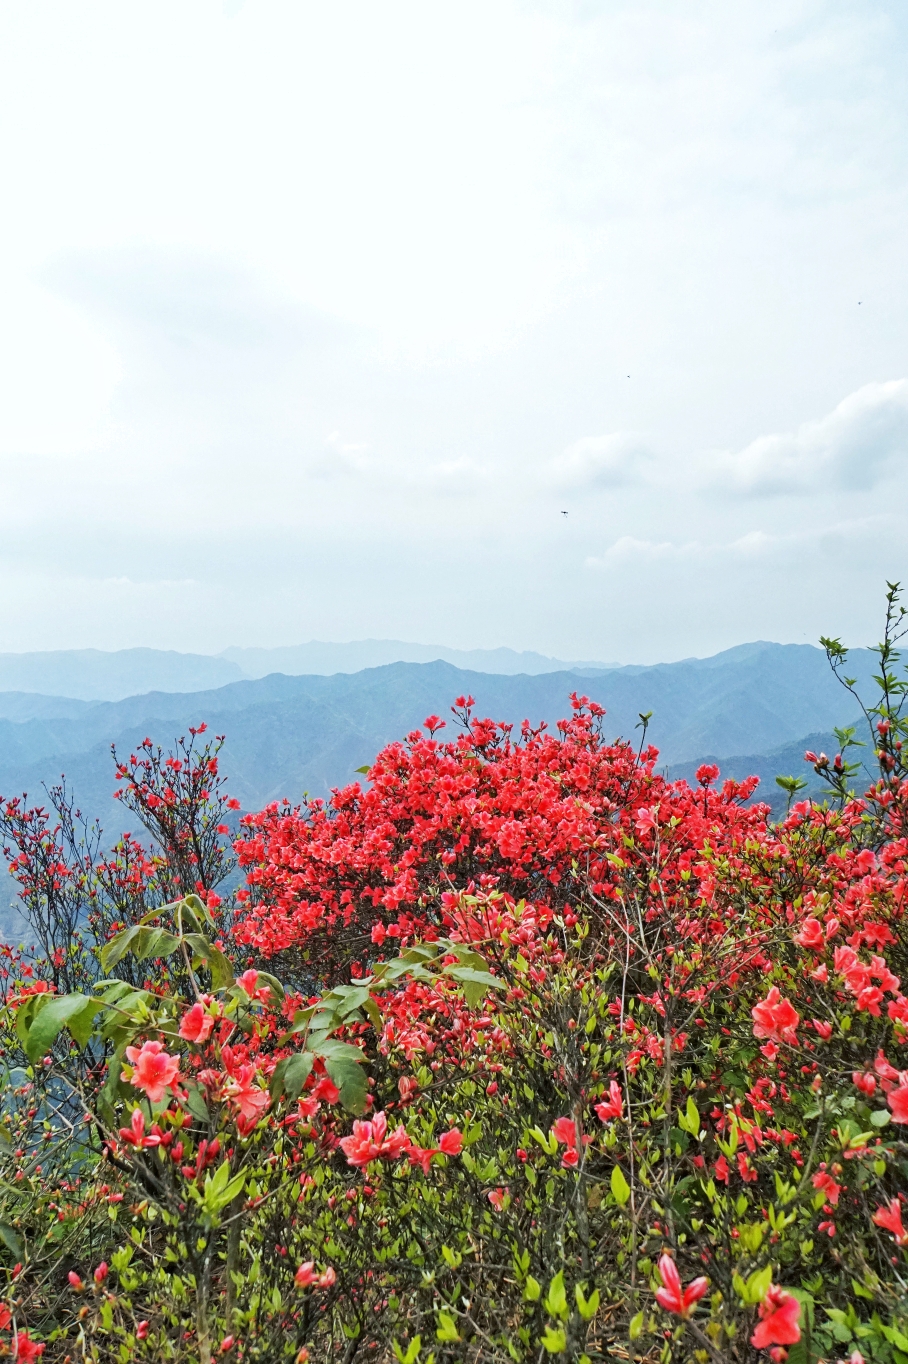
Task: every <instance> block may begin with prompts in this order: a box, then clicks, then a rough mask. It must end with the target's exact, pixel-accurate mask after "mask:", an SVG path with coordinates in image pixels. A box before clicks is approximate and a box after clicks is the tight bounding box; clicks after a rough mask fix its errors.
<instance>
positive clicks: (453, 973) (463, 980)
mask: <svg viewBox="0 0 908 1364" xmlns="http://www.w3.org/2000/svg"><path fill="white" fill-rule="evenodd" d="M443 974H444V975H446V976H450V977H451V979H452V980H456V981H457V983H458V985H460V986H461V988H462V989H463V993H464V998H465V999H466V1001H467V1004H468V1005H469V1006H470V1008H471V1009H475V1008H476V1006H477V1004H479V1003H480V1002H481V1001H482V1000H483V999H485V997H486V995H487V994H488V992H489V990H500V989H501V988H502V986H503V982H502V981H500V980H498V978H497V977H496V976H493V975H492V974H491V972H490V971H477V970H476V968H475V967H473V966H446V967H445V968H444V971H443Z"/></svg>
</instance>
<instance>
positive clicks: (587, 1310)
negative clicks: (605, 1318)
mask: <svg viewBox="0 0 908 1364" xmlns="http://www.w3.org/2000/svg"><path fill="white" fill-rule="evenodd" d="M574 1297H575V1298H576V1300H577V1311H578V1312H579V1313H580V1315H581V1316H582V1317H583V1320H584V1321H592V1319H593V1317H594V1316H595V1315H596V1313H597V1312H598V1311H599V1289H598V1288H594V1289H593V1291H592V1293H591V1294H590V1296H589V1297H588V1298H585V1297H584V1295H583V1289H582V1288H581V1287H580V1285H579V1283H578V1284H576V1285H575V1287H574Z"/></svg>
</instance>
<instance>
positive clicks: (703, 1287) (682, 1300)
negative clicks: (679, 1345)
mask: <svg viewBox="0 0 908 1364" xmlns="http://www.w3.org/2000/svg"><path fill="white" fill-rule="evenodd" d="M659 1278H660V1279H661V1280H662V1287H661V1288H657V1289H656V1301H657V1302H658V1303H659V1305H660V1307H664V1308H665V1310H666V1312H674V1313H675V1315H676V1316H679V1317H683V1318H684V1319H685V1320H686V1319H687V1318H688V1317H689V1316H690V1315H691V1314H692V1312H693V1310H694V1308H695V1307H696V1305H697V1303H698V1302H699V1301H700V1299H701V1298H702V1297H703V1295H704V1294H705V1293H706V1291H707V1289H708V1288H709V1279H707V1278H704V1277H703V1276H702V1275H701V1277H700V1278H699V1279H694V1280H693V1281H692V1282H691V1283H689V1284H688V1285H687V1287H686V1288H684V1287H683V1285H682V1283H681V1275H680V1274H679V1273H678V1266H677V1265H676V1264H675V1262H674V1260H673V1259H672V1257H671V1256H670V1255H663V1256H662V1258H661V1259H660V1261H659Z"/></svg>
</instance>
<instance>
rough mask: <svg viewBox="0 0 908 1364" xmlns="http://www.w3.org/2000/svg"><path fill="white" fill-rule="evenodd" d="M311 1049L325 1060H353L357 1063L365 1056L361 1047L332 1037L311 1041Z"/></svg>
mask: <svg viewBox="0 0 908 1364" xmlns="http://www.w3.org/2000/svg"><path fill="white" fill-rule="evenodd" d="M312 1050H313V1051H314V1052H315V1054H316V1056H321V1057H323V1058H324V1059H325V1060H326V1061H327V1060H329V1059H330V1060H332V1061H354V1062H355V1063H356V1064H357V1065H358V1064H359V1063H360V1062H362V1061H363V1060H364V1059H365V1058H364V1056H363V1051H362V1048H361V1047H356V1046H354V1045H353V1043H352V1042H338V1041H336V1040H335V1039H334V1038H333V1037H331V1038H325V1040H324V1041H321V1042H317V1043H316V1042H313V1044H312Z"/></svg>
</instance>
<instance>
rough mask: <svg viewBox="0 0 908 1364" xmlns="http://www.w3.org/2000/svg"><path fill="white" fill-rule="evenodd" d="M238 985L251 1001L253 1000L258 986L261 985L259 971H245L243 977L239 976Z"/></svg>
mask: <svg viewBox="0 0 908 1364" xmlns="http://www.w3.org/2000/svg"><path fill="white" fill-rule="evenodd" d="M236 983H237V985H239V986H240V987H241V988H242V989H243V990H245V991H246V994H247V995H248V996H249V998H250V999H253V998H254V996H255V991H256V986H257V985H258V983H259V973H258V971H253V970H251V969H250V970H249V971H244V972H243V974H242V975H241V976H237V978H236Z"/></svg>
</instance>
